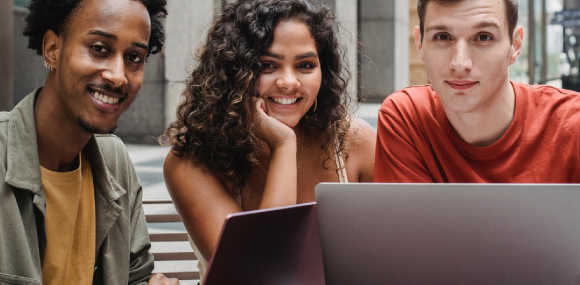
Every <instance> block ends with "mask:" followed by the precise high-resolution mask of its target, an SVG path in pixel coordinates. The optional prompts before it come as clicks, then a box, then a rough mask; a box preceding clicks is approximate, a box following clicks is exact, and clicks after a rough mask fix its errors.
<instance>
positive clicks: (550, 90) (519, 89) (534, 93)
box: [512, 82, 580, 122]
mask: <svg viewBox="0 0 580 285" xmlns="http://www.w3.org/2000/svg"><path fill="white" fill-rule="evenodd" d="M512 84H513V86H514V90H515V92H516V96H518V95H519V94H524V95H525V96H526V99H527V101H528V104H527V105H528V108H531V111H532V112H534V113H536V114H537V113H543V114H544V115H546V116H548V117H549V118H556V119H557V118H566V119H567V120H574V119H576V120H575V122H579V121H580V93H578V92H575V91H572V90H566V89H561V88H556V87H553V86H547V85H528V84H524V83H517V82H512Z"/></svg>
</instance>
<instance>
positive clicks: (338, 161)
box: [334, 142, 348, 183]
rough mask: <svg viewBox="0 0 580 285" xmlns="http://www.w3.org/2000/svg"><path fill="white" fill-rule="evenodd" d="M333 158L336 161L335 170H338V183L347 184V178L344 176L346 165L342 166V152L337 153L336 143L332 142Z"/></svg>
mask: <svg viewBox="0 0 580 285" xmlns="http://www.w3.org/2000/svg"><path fill="white" fill-rule="evenodd" d="M334 158H335V160H336V169H338V181H339V182H340V183H348V176H347V175H346V165H345V164H344V157H343V156H342V152H340V151H338V143H337V142H334Z"/></svg>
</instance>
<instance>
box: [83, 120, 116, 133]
mask: <svg viewBox="0 0 580 285" xmlns="http://www.w3.org/2000/svg"><path fill="white" fill-rule="evenodd" d="M78 122H79V126H81V128H83V130H85V131H86V132H87V133H91V134H101V135H104V134H112V133H113V132H114V131H115V129H116V128H117V126H116V125H115V126H113V127H112V128H103V127H100V126H96V125H93V124H91V123H89V122H87V121H85V120H83V119H82V118H81V117H79V118H78Z"/></svg>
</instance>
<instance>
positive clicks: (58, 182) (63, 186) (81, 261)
mask: <svg viewBox="0 0 580 285" xmlns="http://www.w3.org/2000/svg"><path fill="white" fill-rule="evenodd" d="M79 155H80V161H79V164H80V167H79V168H78V169H76V170H73V171H70V172H54V171H50V170H48V169H46V168H44V167H42V166H41V168H40V174H41V176H42V186H43V188H44V194H45V196H46V240H47V244H46V252H45V254H44V260H43V262H42V283H43V284H46V285H52V284H54V285H62V284H75V285H82V284H87V285H89V284H92V283H93V272H94V269H95V243H96V241H95V239H96V221H95V196H94V186H93V174H92V172H91V165H90V163H89V161H88V159H87V157H86V155H84V154H83V155H81V154H79Z"/></svg>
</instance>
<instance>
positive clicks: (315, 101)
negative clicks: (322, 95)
mask: <svg viewBox="0 0 580 285" xmlns="http://www.w3.org/2000/svg"><path fill="white" fill-rule="evenodd" d="M316 107H318V98H316V99H314V110H312V113H316Z"/></svg>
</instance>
